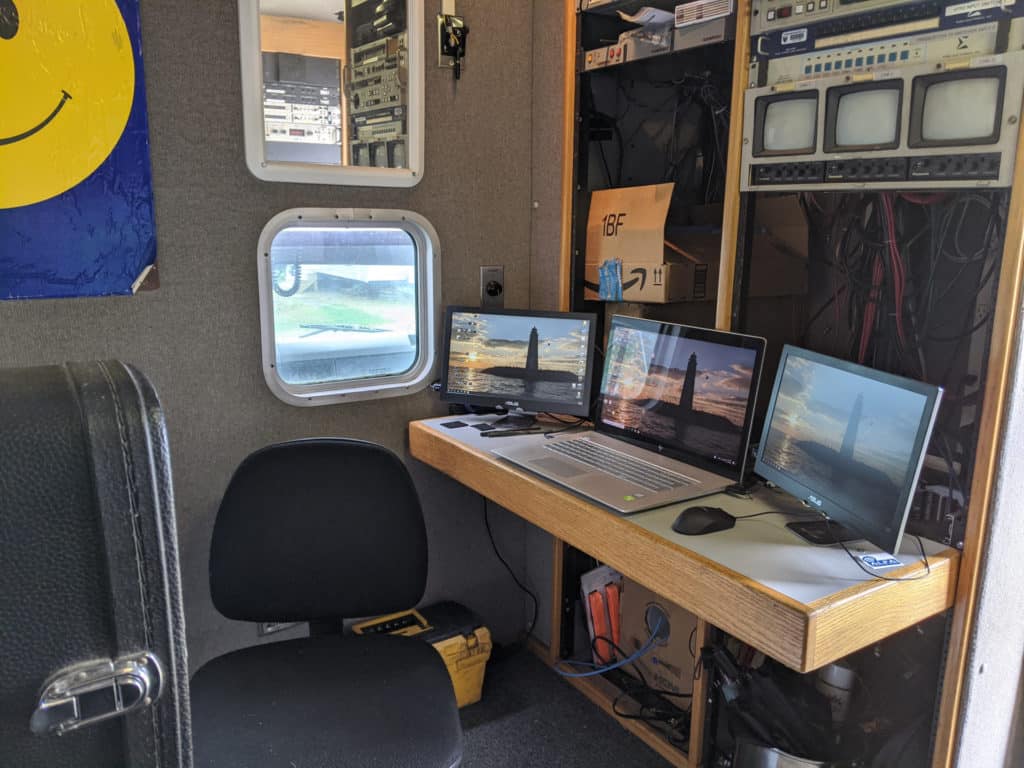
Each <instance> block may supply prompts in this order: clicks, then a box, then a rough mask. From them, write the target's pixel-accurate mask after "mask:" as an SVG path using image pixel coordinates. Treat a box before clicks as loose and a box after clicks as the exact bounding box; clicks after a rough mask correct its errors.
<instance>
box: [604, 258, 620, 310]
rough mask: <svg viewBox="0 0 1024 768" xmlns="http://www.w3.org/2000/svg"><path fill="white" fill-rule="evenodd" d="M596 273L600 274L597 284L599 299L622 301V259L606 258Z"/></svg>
mask: <svg viewBox="0 0 1024 768" xmlns="http://www.w3.org/2000/svg"><path fill="white" fill-rule="evenodd" d="M598 273H599V274H600V276H601V282H600V285H599V286H598V296H600V298H601V301H622V260H621V259H608V260H607V261H605V262H604V263H603V264H602V265H601V266H600V268H599V269H598Z"/></svg>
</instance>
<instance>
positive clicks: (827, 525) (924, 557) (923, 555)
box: [821, 515, 932, 581]
mask: <svg viewBox="0 0 1024 768" xmlns="http://www.w3.org/2000/svg"><path fill="white" fill-rule="evenodd" d="M821 517H822V518H823V519H824V520H825V528H826V529H827V530H828V532H829V535H831V536H832V541H833V542H835V543H836V544H838V545H839V546H840V547H842V548H843V551H844V552H845V553H846V554H847V555H849V556H850V559H851V560H853V562H854V563H856V564H857V567H858V568H860V569H861V570H862V571H864V573H866V574H867V575H868V576H870V577H871V578H873V579H878V580H880V581H917V580H918V579H926V578H928V577H929V576H931V575H932V566H931V563H929V562H928V553H927V552H925V551H924V542H923V541H921V537H920V536H918V535H917V534H914V538H915V539H917V547H918V549H920V550H921V561H922V562H923V563H924V568H925V572H924V573H919V574H917V575H916V576H899V577H896V578H893V577H892V576H883V575H882V574H880V573H872V572H871V571H869V570H868V569H867V566H865V565H864V563H862V562H861V561H860V559H859V558H858V557H857V556H856V555H855V554H853V552H851V551H850V548H849V547H847V546H846V542H844V541H840V540H839V538H838V537H837V536H836V535H835V533H833V532H832V521H831V520H830V519H829V518H828V516H827V515H822V516H821Z"/></svg>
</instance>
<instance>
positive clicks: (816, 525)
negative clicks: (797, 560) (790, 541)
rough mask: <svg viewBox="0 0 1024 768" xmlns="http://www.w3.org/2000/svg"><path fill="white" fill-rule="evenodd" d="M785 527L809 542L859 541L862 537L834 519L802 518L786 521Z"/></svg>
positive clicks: (820, 543)
mask: <svg viewBox="0 0 1024 768" xmlns="http://www.w3.org/2000/svg"><path fill="white" fill-rule="evenodd" d="M786 527H787V528H789V530H791V531H793V533H795V534H796V535H797V536H799V537H800V538H802V539H804V541H808V542H810V543H811V544H819V545H822V544H824V545H828V544H839V543H843V544H845V543H846V542H848V541H860V540H861V539H863V538H864V537H863V536H862V535H861V534H859V533H857V531H854V530H852V529H850V528H847V527H846V526H845V525H841V524H840V523H837V522H834V521H828V522H826V521H824V520H803V521H799V522H795V523H786Z"/></svg>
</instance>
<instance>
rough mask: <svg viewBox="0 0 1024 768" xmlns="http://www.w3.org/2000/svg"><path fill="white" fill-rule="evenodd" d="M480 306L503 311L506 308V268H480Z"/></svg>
mask: <svg viewBox="0 0 1024 768" xmlns="http://www.w3.org/2000/svg"><path fill="white" fill-rule="evenodd" d="M480 306H481V307H490V308H491V309H502V308H504V306H505V267H503V266H501V265H500V264H499V265H495V266H491V267H480Z"/></svg>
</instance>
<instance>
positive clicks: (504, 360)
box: [441, 307, 596, 416]
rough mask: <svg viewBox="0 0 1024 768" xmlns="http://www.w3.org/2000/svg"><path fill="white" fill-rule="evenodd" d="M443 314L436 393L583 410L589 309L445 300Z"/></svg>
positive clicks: (486, 402)
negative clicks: (481, 305)
mask: <svg viewBox="0 0 1024 768" xmlns="http://www.w3.org/2000/svg"><path fill="white" fill-rule="evenodd" d="M445 322H446V325H445V370H444V378H443V381H442V389H441V397H442V399H444V400H447V401H450V402H461V403H464V404H466V405H482V406H491V407H503V408H507V409H520V410H527V411H548V412H552V413H565V414H571V415H576V416H586V415H588V414H589V412H590V382H591V367H592V365H591V364H592V354H591V352H592V350H593V348H594V326H595V322H596V318H595V316H594V315H592V314H587V313H569V312H527V311H522V312H521V311H516V310H487V311H485V310H481V309H475V308H470V307H449V308H448V310H447V312H446V317H445Z"/></svg>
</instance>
